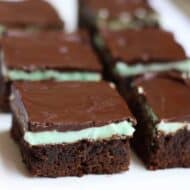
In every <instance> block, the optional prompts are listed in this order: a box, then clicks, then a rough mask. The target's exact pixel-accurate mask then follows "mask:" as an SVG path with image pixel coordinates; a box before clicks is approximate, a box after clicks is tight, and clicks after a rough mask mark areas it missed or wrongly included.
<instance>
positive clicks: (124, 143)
mask: <svg viewBox="0 0 190 190" xmlns="http://www.w3.org/2000/svg"><path fill="white" fill-rule="evenodd" d="M11 135H12V137H13V139H14V140H15V141H16V142H17V143H18V145H19V147H20V151H21V154H22V158H23V161H24V163H25V164H26V167H27V168H28V169H29V171H30V172H31V174H32V175H33V176H46V177H58V176H82V175H84V174H112V173H119V172H124V171H126V170H128V169H129V163H130V147H129V137H126V138H124V139H117V138H116V139H114V138H113V139H110V140H100V141H92V142H91V141H88V140H81V141H78V142H76V143H72V144H55V145H53V144H52V145H37V146H31V145H29V144H28V143H27V142H25V141H24V139H23V135H22V131H21V126H20V125H19V123H18V121H17V119H16V117H15V116H13V124H12V128H11Z"/></svg>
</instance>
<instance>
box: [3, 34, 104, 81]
mask: <svg viewBox="0 0 190 190" xmlns="http://www.w3.org/2000/svg"><path fill="white" fill-rule="evenodd" d="M20 34H21V35H12V36H8V37H4V38H3V40H2V57H1V58H2V60H1V74H2V75H3V78H5V79H7V80H10V81H14V80H31V81H36V80H48V79H53V80H57V81H65V80H82V81H84V80H92V81H99V80H101V79H102V75H101V72H102V67H101V65H100V63H99V60H98V57H97V56H96V53H95V52H94V51H93V48H92V46H91V43H90V38H89V36H88V35H87V33H86V32H85V31H78V32H75V33H70V34H65V33H63V32H53V31H52V32H40V33H36V34H33V35H27V34H23V33H20Z"/></svg>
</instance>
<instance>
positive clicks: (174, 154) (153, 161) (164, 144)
mask: <svg viewBox="0 0 190 190" xmlns="http://www.w3.org/2000/svg"><path fill="white" fill-rule="evenodd" d="M123 84H124V83H123ZM130 90H131V94H130V96H128V94H126V88H125V87H124V85H120V92H121V94H122V95H123V96H124V98H125V99H126V100H127V102H128V103H129V107H130V109H131V111H132V113H133V114H134V116H135V117H136V119H137V123H138V124H137V125H136V126H135V132H134V135H133V138H132V140H131V142H132V147H133V149H134V151H135V152H136V153H137V155H138V156H139V158H141V159H142V161H143V162H144V164H145V165H146V167H147V169H149V170H157V169H166V168H176V167H182V168H189V167H190V148H189V146H190V131H189V130H188V129H187V128H182V129H179V130H177V131H176V132H175V133H169V134H164V132H162V131H159V130H157V129H156V127H155V125H156V124H155V123H156V119H157V118H156V117H153V115H148V113H147V110H146V106H145V105H147V104H146V98H145V96H144V95H142V94H139V93H138V89H137V87H136V88H135V87H134V86H133V87H130Z"/></svg>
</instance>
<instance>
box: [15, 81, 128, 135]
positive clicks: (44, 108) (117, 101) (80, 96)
mask: <svg viewBox="0 0 190 190" xmlns="http://www.w3.org/2000/svg"><path fill="white" fill-rule="evenodd" d="M15 87H16V88H15ZM15 89H17V90H15ZM16 92H19V93H16ZM13 94H14V95H15V98H16V104H17V105H21V104H24V108H25V110H26V112H27V115H28V120H29V121H28V122H29V123H30V125H29V128H28V130H29V131H44V130H58V131H74V130H81V129H84V128H89V127H95V126H96V127H98V126H103V125H106V124H109V123H112V122H119V121H122V120H126V119H129V118H131V117H132V115H131V113H130V111H129V109H128V107H127V105H126V103H125V101H124V100H123V99H122V98H121V97H120V95H119V93H118V92H117V90H116V89H115V88H111V87H110V85H109V83H106V82H85V83H83V82H64V83H56V82H50V81H47V82H35V83H19V82H16V83H14V86H13ZM16 94H17V95H16ZM18 94H19V95H18ZM18 96H19V97H18ZM20 97H21V98H20ZM19 99H21V102H20V103H18V101H19ZM23 112H24V109H23V108H22V106H20V111H19V113H20V114H19V116H18V117H21V115H24V114H22V113H23Z"/></svg>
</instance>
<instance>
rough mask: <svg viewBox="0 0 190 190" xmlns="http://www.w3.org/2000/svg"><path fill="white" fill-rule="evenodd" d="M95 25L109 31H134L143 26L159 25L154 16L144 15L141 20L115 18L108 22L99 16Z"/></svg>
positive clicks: (156, 17) (157, 19)
mask: <svg viewBox="0 0 190 190" xmlns="http://www.w3.org/2000/svg"><path fill="white" fill-rule="evenodd" d="M96 22H97V25H98V26H99V27H100V28H101V27H106V28H109V29H110V30H122V29H126V28H128V29H130V28H131V29H135V28H142V27H143V26H152V25H155V24H157V23H159V18H158V16H157V15H156V14H151V15H144V16H143V17H141V18H138V17H136V18H130V17H129V18H124V19H122V18H120V17H118V18H115V19H111V20H109V19H108V18H102V17H101V15H98V16H97V19H96Z"/></svg>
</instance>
